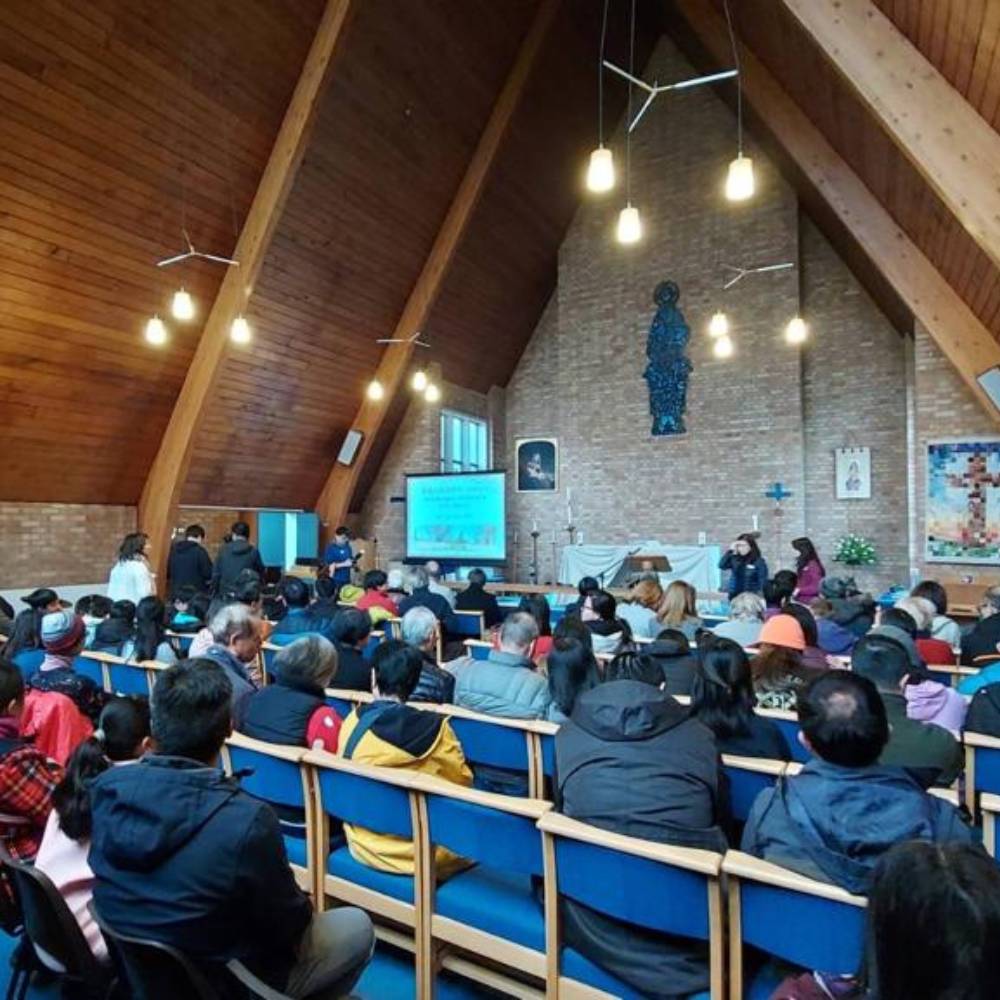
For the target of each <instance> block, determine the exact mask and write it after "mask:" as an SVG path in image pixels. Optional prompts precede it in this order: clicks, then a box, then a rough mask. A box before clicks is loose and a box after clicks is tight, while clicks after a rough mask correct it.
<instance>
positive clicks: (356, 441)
mask: <svg viewBox="0 0 1000 1000" xmlns="http://www.w3.org/2000/svg"><path fill="white" fill-rule="evenodd" d="M363 440H364V435H363V434H362V433H361V431H356V430H353V429H352V430H349V431H348V432H347V435H346V436H345V438H344V443H343V444H342V445H341V446H340V454H339V455H338V456H337V461H338V462H340V464H341V465H353V464H354V459H355V457H356V456H357V454H358V449H359V448H360V447H361V442H362V441H363Z"/></svg>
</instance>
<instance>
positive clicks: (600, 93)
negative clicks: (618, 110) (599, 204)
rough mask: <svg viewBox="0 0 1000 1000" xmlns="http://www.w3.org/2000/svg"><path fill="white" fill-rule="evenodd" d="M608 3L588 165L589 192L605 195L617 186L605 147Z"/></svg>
mask: <svg viewBox="0 0 1000 1000" xmlns="http://www.w3.org/2000/svg"><path fill="white" fill-rule="evenodd" d="M608 3H609V0H604V17H603V19H602V21H601V51H600V52H599V53H598V56H597V149H595V150H594V151H593V152H592V153H591V154H590V163H589V164H588V165H587V190H588V191H593V192H594V193H595V194H603V193H604V192H605V191H610V190H611V189H612V188H613V187H614V186H615V161H614V157H613V156H612V155H611V150H610V149H608V148H607V147H606V146H605V145H604V48H605V41H606V40H607V37H608Z"/></svg>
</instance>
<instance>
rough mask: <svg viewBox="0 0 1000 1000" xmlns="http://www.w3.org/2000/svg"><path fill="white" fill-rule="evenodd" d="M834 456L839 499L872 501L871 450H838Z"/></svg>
mask: <svg viewBox="0 0 1000 1000" xmlns="http://www.w3.org/2000/svg"><path fill="white" fill-rule="evenodd" d="M834 456H835V460H836V461H835V466H836V468H835V473H834V475H835V479H836V496H837V499H838V500H871V498H872V450H871V448H837V449H836V451H834Z"/></svg>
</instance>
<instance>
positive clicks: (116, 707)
mask: <svg viewBox="0 0 1000 1000" xmlns="http://www.w3.org/2000/svg"><path fill="white" fill-rule="evenodd" d="M148 737H149V703H148V702H147V701H146V699H145V698H114V699H112V700H111V701H109V702H108V704H107V705H106V706H105V707H104V711H102V712H101V716H100V720H99V722H98V728H97V730H96V731H95V732H94V735H93V736H92V737H91V738H90V739H88V740H84V741H83V743H81V744H80V745H79V746H78V747H77V748H76V750H75V751H74V752H73V756H72V757H70V759H69V761H68V762H67V764H66V771H65V775H64V777H63V780H62V781H61V782H60V783H59V784H58V785H57V786H56V788H55V790H54V791H53V793H52V812H51V813H50V814H49V819H48V824H47V825H46V827H45V835H44V836H43V837H42V845H41V847H40V848H39V850H38V857H37V858H36V859H35V867H37V868H38V869H39V870H40V871H42V872H44V873H45V874H46V875H48V877H49V878H50V879H51V880H52V881H53V882H54V883H55V887H56V888H57V889H58V890H59V893H60V895H61V896H62V897H63V899H64V900H65V901H66V905H67V906H69V908H70V910H71V911H72V913H73V916H74V917H76V920H77V923H78V924H79V925H80V930H82V931H83V936H84V937H85V938H86V939H87V944H89V945H90V949H91V951H93V953H94V955H95V956H96V957H97V958H98V959H99V960H101V961H104V960H106V959H107V956H108V952H107V948H106V946H105V944H104V940H103V938H102V937H101V932H100V930H99V929H98V927H97V924H96V922H95V921H94V918H93V917H92V916H91V914H90V909H89V903H90V900H91V897H92V896H93V890H94V875H93V872H91V870H90V865H89V864H88V863H87V853H88V851H89V850H90V831H91V817H90V784H91V782H92V781H93V780H94V778H96V777H97V776H98V775H99V774H103V773H104V772H105V771H106V770H107V769H108V768H109V767H114V766H116V765H118V764H124V763H127V762H130V761H133V760H136V759H138V758H139V757H141V756H142V754H143V753H144V752H145V750H146V745H147V742H148Z"/></svg>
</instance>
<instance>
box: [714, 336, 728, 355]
mask: <svg viewBox="0 0 1000 1000" xmlns="http://www.w3.org/2000/svg"><path fill="white" fill-rule="evenodd" d="M712 353H713V354H714V355H715V356H716V357H717V358H731V357H732V356H733V342H732V340H730V339H729V337H728V335H726V334H723V335H722V336H721V337H718V338H717V339H716V341H715V343H714V344H712Z"/></svg>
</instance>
